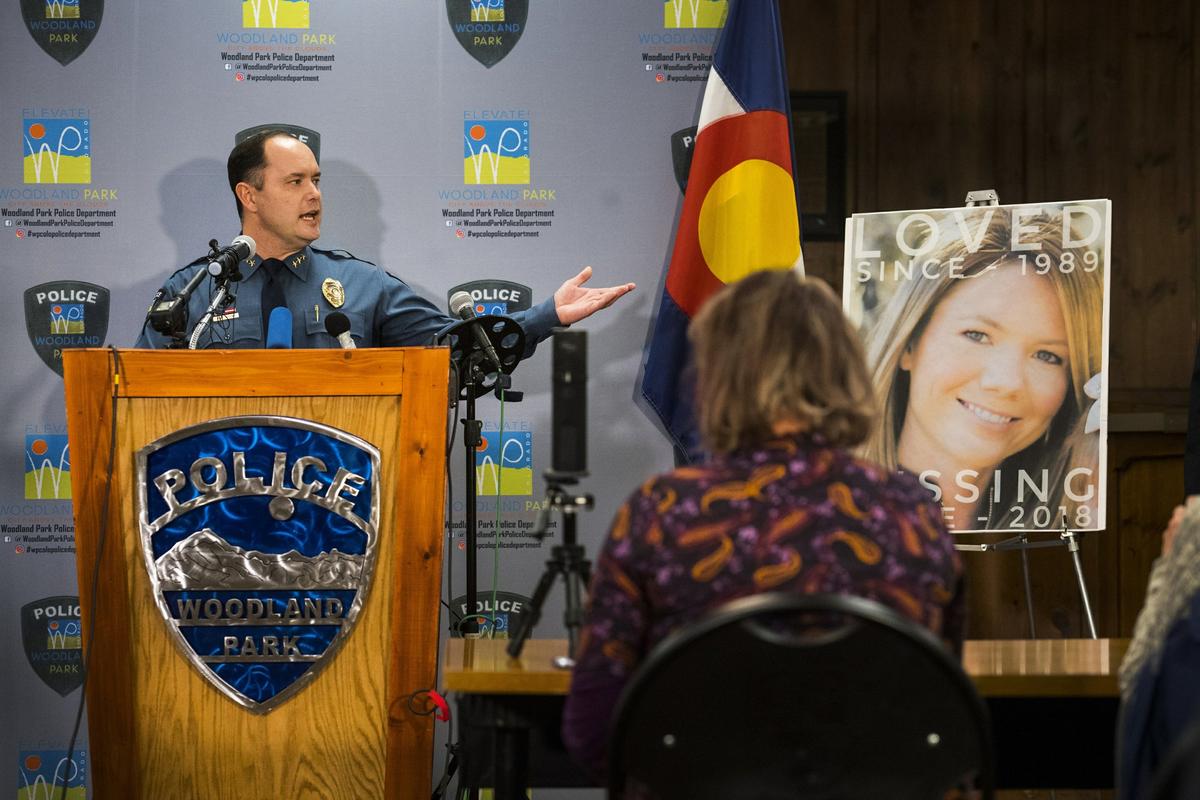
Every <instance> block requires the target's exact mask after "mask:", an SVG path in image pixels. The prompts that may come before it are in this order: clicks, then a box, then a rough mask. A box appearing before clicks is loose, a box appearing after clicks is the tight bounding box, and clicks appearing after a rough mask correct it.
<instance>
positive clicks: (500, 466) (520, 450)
mask: <svg viewBox="0 0 1200 800" xmlns="http://www.w3.org/2000/svg"><path fill="white" fill-rule="evenodd" d="M498 434H499V431H485V432H484V434H483V441H482V442H481V443H480V444H479V447H478V448H476V450H475V482H476V489H477V493H478V494H479V496H480V497H484V496H493V497H495V496H498V495H509V496H511V495H531V494H533V433H532V431H505V432H504V441H503V442H501V440H500V436H499V435H498Z"/></svg>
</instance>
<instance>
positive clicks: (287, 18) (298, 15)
mask: <svg viewBox="0 0 1200 800" xmlns="http://www.w3.org/2000/svg"><path fill="white" fill-rule="evenodd" d="M242 27H243V28H307V27H308V0H242Z"/></svg>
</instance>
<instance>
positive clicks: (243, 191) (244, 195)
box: [233, 181, 258, 213]
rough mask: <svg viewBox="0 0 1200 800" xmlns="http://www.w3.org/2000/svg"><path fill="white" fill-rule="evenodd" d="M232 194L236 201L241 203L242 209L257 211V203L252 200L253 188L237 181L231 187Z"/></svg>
mask: <svg viewBox="0 0 1200 800" xmlns="http://www.w3.org/2000/svg"><path fill="white" fill-rule="evenodd" d="M233 193H234V194H235V195H237V199H238V200H240V201H241V203H242V208H244V209H246V210H247V211H254V212H256V213H257V211H258V203H257V202H255V200H254V187H253V186H251V185H250V184H248V183H246V182H245V181H239V182H238V184H237V185H236V186H234V187H233Z"/></svg>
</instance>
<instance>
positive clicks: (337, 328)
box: [325, 311, 350, 339]
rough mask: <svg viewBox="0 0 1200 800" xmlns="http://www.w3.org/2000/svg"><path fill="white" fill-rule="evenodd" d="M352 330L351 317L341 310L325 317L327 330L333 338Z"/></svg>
mask: <svg viewBox="0 0 1200 800" xmlns="http://www.w3.org/2000/svg"><path fill="white" fill-rule="evenodd" d="M349 330H350V318H349V317H347V316H346V315H345V314H343V313H342V312H340V311H335V312H333V313H332V314H330V315H329V316H327V317H326V318H325V331H326V333H328V334H329V335H330V336H332V337H333V338H335V339H336V338H337V337H339V336H341V335H342V334H343V333H347V332H349Z"/></svg>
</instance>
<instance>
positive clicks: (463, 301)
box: [450, 292, 504, 372]
mask: <svg viewBox="0 0 1200 800" xmlns="http://www.w3.org/2000/svg"><path fill="white" fill-rule="evenodd" d="M450 313H451V314H453V315H454V316H456V317H458V318H459V319H461V320H466V321H467V323H468V324H467V327H468V328H470V329H471V334H472V335H473V336H474V337H475V341H476V342H477V343H478V344H479V347H480V348H481V349H482V350H483V352H484V355H486V356H487V357H488V360H489V361H491V362H492V366H494V367H495V368H496V372H503V371H504V368H503V367H502V366H501V364H500V356H498V355H496V348H495V347H493V346H492V340H491V339H489V338H488V335H487V331H485V330H484V329H483V326H482V325H480V324H479V321H478V318H477V317H476V316H475V301H474V300H472V299H471V295H470V293H469V292H455V293H454V294H452V295H450Z"/></svg>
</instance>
